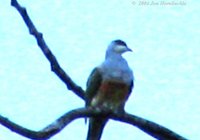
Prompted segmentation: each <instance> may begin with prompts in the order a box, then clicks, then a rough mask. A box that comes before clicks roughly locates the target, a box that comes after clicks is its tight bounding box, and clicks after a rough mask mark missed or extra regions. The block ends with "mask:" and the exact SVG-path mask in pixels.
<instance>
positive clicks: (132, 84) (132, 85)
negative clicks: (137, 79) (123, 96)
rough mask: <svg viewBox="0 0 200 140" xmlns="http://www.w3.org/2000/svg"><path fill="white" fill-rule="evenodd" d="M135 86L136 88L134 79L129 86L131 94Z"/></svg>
mask: <svg viewBox="0 0 200 140" xmlns="http://www.w3.org/2000/svg"><path fill="white" fill-rule="evenodd" d="M133 88H134V80H132V81H131V84H130V86H129V95H130V94H131V92H132V90H133Z"/></svg>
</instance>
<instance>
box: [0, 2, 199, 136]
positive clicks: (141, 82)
mask: <svg viewBox="0 0 200 140" xmlns="http://www.w3.org/2000/svg"><path fill="white" fill-rule="evenodd" d="M1 1H4V3H3V2H2V3H1V5H0V46H1V47H0V48H1V49H0V64H1V66H0V77H1V78H0V89H1V91H0V114H1V115H3V116H5V117H8V118H9V119H10V120H12V121H14V122H16V123H18V124H20V125H22V126H24V127H26V128H29V129H33V130H40V129H42V128H44V127H45V126H46V125H48V124H50V123H51V122H53V121H54V120H55V119H57V118H58V117H59V116H61V115H62V114H64V113H66V112H68V111H70V110H71V109H75V108H79V107H83V106H84V102H83V101H82V100H80V99H79V98H78V97H77V96H76V95H74V94H73V93H72V92H71V91H68V90H67V89H66V87H65V85H64V84H63V83H62V82H61V80H60V79H58V77H57V76H55V74H54V73H52V72H51V71H50V65H49V62H48V61H47V60H46V58H45V57H44V55H43V54H42V53H41V51H40V49H39V48H38V46H37V43H36V41H35V38H33V37H32V36H30V35H29V33H28V30H27V27H26V26H25V24H24V22H23V21H22V18H21V17H20V16H19V14H18V12H17V11H16V10H15V9H14V8H13V7H11V6H10V2H9V1H8V0H1ZM140 2H141V1H132V0H110V1H107V0H101V1H94V0H85V1H78V0H74V1H72V0H71V1H70V0H68V1H65V0H52V1H47V0H43V1H41V0H34V2H33V1H27V0H19V3H21V4H22V5H23V6H25V7H26V8H27V10H28V13H29V15H30V17H31V19H32V20H33V22H34V23H35V25H36V27H37V29H38V30H39V31H40V32H42V33H43V35H44V39H45V40H46V43H47V44H48V46H49V48H50V49H51V50H52V52H53V53H54V54H55V56H56V58H57V59H58V61H59V63H60V65H61V66H62V68H63V69H64V70H65V71H66V72H67V73H68V74H69V75H70V76H71V78H72V79H73V80H74V81H75V82H76V83H77V84H78V85H80V86H81V87H82V88H83V89H85V84H86V81H87V77H88V76H89V74H90V72H91V71H92V69H93V68H94V67H95V66H97V65H99V64H100V63H101V62H102V61H103V60H104V55H105V49H106V47H107V45H108V44H109V43H110V42H111V41H112V40H114V39H122V40H124V41H125V42H126V43H127V44H128V46H129V47H130V48H132V49H133V51H134V52H133V53H129V54H126V55H125V56H124V57H125V58H126V59H127V61H128V62H129V65H130V67H131V68H132V69H133V71H134V75H135V88H134V90H133V93H132V95H131V97H130V98H129V100H128V102H127V104H126V111H127V112H129V113H132V114H135V115H138V116H140V117H143V118H146V119H148V120H151V121H154V122H156V123H159V124H161V125H163V126H165V127H167V128H169V129H171V130H173V131H175V132H177V133H179V134H180V135H182V136H184V137H186V138H188V139H191V140H192V139H194V140H196V139H200V134H199V129H200V126H199V124H198V123H197V122H198V120H200V108H199V107H198V106H199V101H200V95H199V91H200V80H199V79H200V71H199V68H200V55H199V54H200V46H199V44H200V41H199V36H200V28H199V25H200V20H199V17H200V12H199V7H200V3H199V2H197V1H195V0H191V1H184V3H185V5H171V6H169V5H168V6H167V5H162V4H160V2H161V1H159V0H155V1H153V2H158V3H159V4H158V5H140V4H139V3H140ZM147 2H151V1H147ZM166 2H167V0H166ZM168 2H170V1H168ZM176 2H179V1H176ZM86 135H87V126H86V125H85V124H84V120H83V119H79V120H75V121H73V122H72V123H71V124H70V125H69V126H67V127H66V128H65V129H64V130H63V131H61V132H60V133H59V134H57V135H56V136H54V137H52V138H51V140H66V139H69V140H85V138H86ZM134 138H135V139H138V140H154V139H153V138H152V137H150V136H148V135H147V134H145V133H144V132H142V131H140V130H139V129H137V128H135V127H133V126H130V125H127V124H123V123H120V122H115V121H110V122H109V123H108V124H107V126H106V128H105V129H104V133H103V136H102V140H108V139H114V140H121V139H124V140H132V139H134ZM0 139H1V140H28V139H27V138H23V137H22V136H20V135H18V134H15V133H13V132H11V131H10V130H8V129H6V128H4V127H2V126H0Z"/></svg>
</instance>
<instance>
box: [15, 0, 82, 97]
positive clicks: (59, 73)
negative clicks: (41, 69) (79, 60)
mask: <svg viewBox="0 0 200 140" xmlns="http://www.w3.org/2000/svg"><path fill="white" fill-rule="evenodd" d="M11 5H12V6H13V7H15V8H16V9H17V11H18V12H19V13H20V15H21V16H22V18H23V20H24V22H25V23H26V26H27V28H28V29H29V33H30V34H31V35H33V36H34V37H35V39H36V40H37V44H38V46H39V47H40V49H41V50H42V52H43V54H44V55H45V56H46V58H47V59H48V61H49V62H50V64H51V70H52V71H53V72H54V73H55V74H56V75H57V76H58V77H59V78H60V79H61V80H62V81H63V82H64V83H65V85H66V86H67V88H68V89H69V90H72V91H73V92H74V93H75V94H76V95H78V96H79V97H80V98H82V99H84V90H83V89H82V88H81V87H80V86H78V85H76V84H75V83H74V82H73V81H72V79H71V78H70V77H69V75H68V74H67V73H65V71H64V70H63V69H62V68H61V67H60V65H59V63H58V61H57V60H56V57H55V56H54V55H53V53H52V52H51V50H50V49H49V47H48V46H47V44H46V42H45V40H44V39H43V36H42V33H40V32H38V31H37V29H36V28H35V26H34V24H33V22H32V21H31V19H30V17H29V16H28V14H27V11H26V9H25V8H24V7H22V6H20V4H19V3H18V2H17V1H16V0H11Z"/></svg>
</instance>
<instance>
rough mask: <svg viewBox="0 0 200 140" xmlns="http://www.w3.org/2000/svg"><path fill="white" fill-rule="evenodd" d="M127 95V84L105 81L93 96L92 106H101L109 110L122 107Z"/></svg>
mask: <svg viewBox="0 0 200 140" xmlns="http://www.w3.org/2000/svg"><path fill="white" fill-rule="evenodd" d="M128 96H129V86H128V85H126V84H124V83H119V82H113V81H106V82H103V83H102V84H101V86H100V88H99V91H98V93H97V95H96V96H95V97H94V98H93V100H92V102H91V105H92V106H100V107H101V106H103V107H106V108H109V109H111V110H118V109H119V108H120V107H123V106H124V104H125V102H126V100H127V99H128Z"/></svg>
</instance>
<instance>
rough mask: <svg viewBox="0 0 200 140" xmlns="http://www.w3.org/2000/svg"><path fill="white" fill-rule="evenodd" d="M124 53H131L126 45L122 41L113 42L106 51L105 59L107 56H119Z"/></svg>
mask: <svg viewBox="0 0 200 140" xmlns="http://www.w3.org/2000/svg"><path fill="white" fill-rule="evenodd" d="M125 52H132V50H131V49H130V48H128V46H127V45H126V43H125V42H124V41H122V40H114V41H112V42H111V43H110V45H109V46H108V48H107V51H106V57H107V56H109V55H114V54H116V55H121V54H123V53H125Z"/></svg>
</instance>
